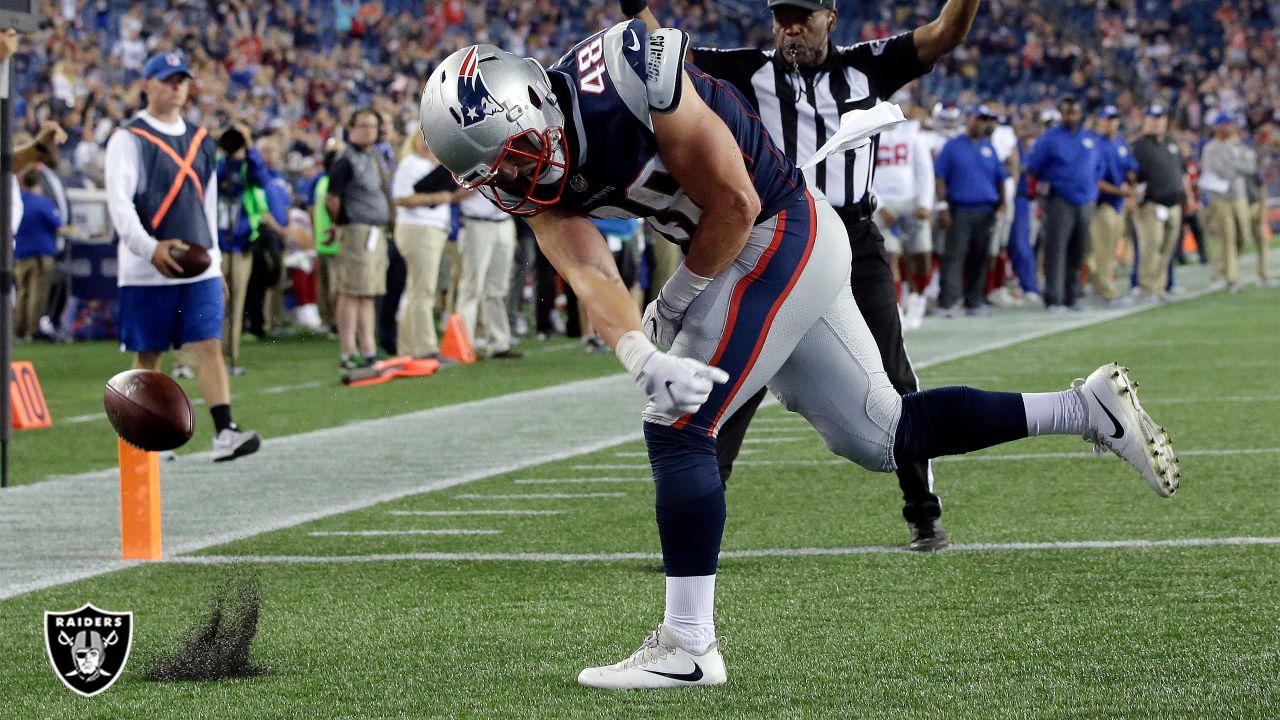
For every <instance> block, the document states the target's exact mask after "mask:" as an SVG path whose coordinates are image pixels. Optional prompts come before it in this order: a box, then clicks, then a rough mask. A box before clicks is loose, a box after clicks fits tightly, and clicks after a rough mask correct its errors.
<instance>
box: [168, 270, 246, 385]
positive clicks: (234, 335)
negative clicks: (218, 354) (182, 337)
mask: <svg viewBox="0 0 1280 720" xmlns="http://www.w3.org/2000/svg"><path fill="white" fill-rule="evenodd" d="M252 271H253V253H250V252H242V253H230V252H224V253H222V277H224V278H226V280H227V290H228V291H229V294H230V296H231V297H229V298H228V299H227V310H226V314H225V315H224V316H223V318H222V355H223V357H226V358H227V359H228V360H230V361H231V364H232V365H238V364H239V360H240V334H241V333H243V332H244V298H245V294H246V293H248V291H249V274H250V273H251V272H252ZM180 357H182V356H180Z"/></svg>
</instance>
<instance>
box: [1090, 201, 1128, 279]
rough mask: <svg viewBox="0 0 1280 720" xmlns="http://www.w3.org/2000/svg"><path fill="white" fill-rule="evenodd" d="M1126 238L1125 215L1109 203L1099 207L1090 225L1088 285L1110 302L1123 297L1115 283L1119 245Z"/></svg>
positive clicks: (1100, 204) (1101, 204)
mask: <svg viewBox="0 0 1280 720" xmlns="http://www.w3.org/2000/svg"><path fill="white" fill-rule="evenodd" d="M1123 237H1124V214H1123V213H1121V212H1119V211H1117V210H1116V209H1115V207H1114V206H1113V205H1111V204H1110V203H1098V209H1097V211H1096V212H1094V214H1093V222H1091V223H1090V224H1089V283H1090V284H1091V285H1093V291H1094V292H1095V293H1097V295H1098V297H1100V298H1102V299H1103V300H1106V301H1108V302H1109V301H1111V300H1115V299H1116V298H1118V297H1120V293H1119V292H1117V291H1116V281H1115V272H1116V243H1117V242H1118V241H1120V240H1121V239H1122V238H1123ZM1126 244H1127V243H1126Z"/></svg>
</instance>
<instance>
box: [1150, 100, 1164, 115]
mask: <svg viewBox="0 0 1280 720" xmlns="http://www.w3.org/2000/svg"><path fill="white" fill-rule="evenodd" d="M1166 113H1167V111H1166V110H1165V108H1164V106H1163V105H1161V104H1159V103H1156V104H1154V105H1148V106H1147V117H1164V116H1165V115H1166Z"/></svg>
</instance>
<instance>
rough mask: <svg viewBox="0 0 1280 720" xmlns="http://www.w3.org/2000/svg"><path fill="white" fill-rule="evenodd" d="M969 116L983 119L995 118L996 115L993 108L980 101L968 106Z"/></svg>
mask: <svg viewBox="0 0 1280 720" xmlns="http://www.w3.org/2000/svg"><path fill="white" fill-rule="evenodd" d="M969 117H975V118H981V119H983V120H995V119H997V117H998V116H997V115H996V113H995V111H994V110H992V109H991V108H990V107H988V106H987V104H986V103H981V104H979V105H974V106H973V107H971V108H969Z"/></svg>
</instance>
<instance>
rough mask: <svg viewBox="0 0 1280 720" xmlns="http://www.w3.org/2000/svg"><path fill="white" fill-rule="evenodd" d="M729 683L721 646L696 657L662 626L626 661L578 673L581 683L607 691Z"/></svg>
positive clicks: (708, 647) (712, 644)
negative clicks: (726, 681)
mask: <svg viewBox="0 0 1280 720" xmlns="http://www.w3.org/2000/svg"><path fill="white" fill-rule="evenodd" d="M727 679H728V676H727V675H726V674H725V670H724V656H723V655H721V654H720V643H719V642H713V643H711V644H710V645H708V646H707V649H706V650H703V651H702V652H701V653H694V652H691V651H689V650H687V649H685V648H683V647H681V646H680V644H679V643H678V642H676V639H675V637H673V636H672V635H671V633H670V632H668V631H667V629H666V628H665V627H663V626H662V625H659V626H658V629H656V630H654V631H653V632H652V633H650V635H649V637H647V638H645V640H644V644H643V645H641V646H640V649H639V650H637V651H636V652H635V654H634V655H632V656H631V657H629V658H627V659H626V660H623V661H622V662H620V663H618V664H617V665H606V666H604V667H593V668H587V669H586V670H583V671H582V672H580V673H578V682H579V683H581V684H583V685H586V686H587V687H594V688H603V689H606V690H641V689H646V688H670V687H691V686H694V685H720V684H722V683H723V682H724V681H725V680H727Z"/></svg>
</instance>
